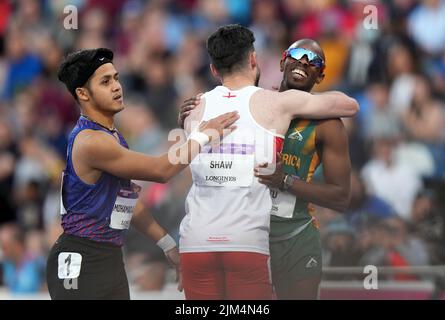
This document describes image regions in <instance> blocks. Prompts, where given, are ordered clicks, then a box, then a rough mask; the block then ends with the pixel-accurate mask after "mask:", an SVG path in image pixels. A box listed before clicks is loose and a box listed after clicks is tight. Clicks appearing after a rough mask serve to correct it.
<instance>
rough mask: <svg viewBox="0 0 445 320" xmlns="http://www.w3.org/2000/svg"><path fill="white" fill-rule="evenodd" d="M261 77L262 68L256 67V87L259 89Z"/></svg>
mask: <svg viewBox="0 0 445 320" xmlns="http://www.w3.org/2000/svg"><path fill="white" fill-rule="evenodd" d="M260 77H261V70H260V67H258V66H257V67H256V75H255V87H258V84H259V83H260Z"/></svg>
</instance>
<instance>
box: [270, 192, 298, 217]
mask: <svg viewBox="0 0 445 320" xmlns="http://www.w3.org/2000/svg"><path fill="white" fill-rule="evenodd" d="M270 195H271V198H272V209H271V211H270V214H271V215H274V216H277V217H281V218H292V216H293V213H294V208H295V202H296V201H297V197H295V195H293V194H290V193H289V192H282V191H280V190H278V189H271V190H270Z"/></svg>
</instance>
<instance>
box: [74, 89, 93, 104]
mask: <svg viewBox="0 0 445 320" xmlns="http://www.w3.org/2000/svg"><path fill="white" fill-rule="evenodd" d="M76 94H77V99H79V101H89V100H90V95H89V93H88V90H87V89H86V88H84V87H80V88H76Z"/></svg>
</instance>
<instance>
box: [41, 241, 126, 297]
mask: <svg viewBox="0 0 445 320" xmlns="http://www.w3.org/2000/svg"><path fill="white" fill-rule="evenodd" d="M46 280H47V283H48V290H49V294H50V296H51V299H54V300H58V299H62V300H67V299H88V300H90V299H106V300H115V299H119V300H128V299H130V291H129V288H128V280H127V275H126V273H125V268H124V262H123V258H122V249H121V248H120V247H117V246H114V245H112V244H108V243H100V242H96V241H91V240H88V239H84V238H80V237H76V236H72V235H68V234H62V235H61V236H60V237H59V239H58V240H57V241H56V243H55V244H54V246H53V247H52V249H51V251H50V253H49V256H48V262H47V266H46Z"/></svg>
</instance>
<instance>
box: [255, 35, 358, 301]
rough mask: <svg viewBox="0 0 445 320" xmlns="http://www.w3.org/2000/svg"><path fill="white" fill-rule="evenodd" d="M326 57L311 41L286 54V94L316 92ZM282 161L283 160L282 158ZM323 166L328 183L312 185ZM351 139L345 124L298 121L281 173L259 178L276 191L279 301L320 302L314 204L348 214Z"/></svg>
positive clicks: (274, 263) (274, 251)
mask: <svg viewBox="0 0 445 320" xmlns="http://www.w3.org/2000/svg"><path fill="white" fill-rule="evenodd" d="M324 68H325V57H324V53H323V50H322V49H321V48H320V45H319V44H318V43H317V42H316V41H314V40H310V39H303V40H299V41H297V42H295V43H293V44H292V45H291V46H290V47H289V48H288V49H287V50H286V51H285V52H284V54H283V59H282V60H281V62H280V69H281V71H282V72H283V80H282V82H281V86H280V91H285V90H288V89H299V90H304V91H308V92H309V91H311V90H312V87H313V86H314V85H315V84H318V83H320V82H321V81H322V80H323V78H324V73H323V71H324ZM280 158H281V159H280ZM320 163H322V164H323V175H324V182H323V183H316V182H313V183H311V180H312V176H313V174H314V171H315V169H316V168H317V167H318V165H319V164H320ZM350 171H351V165H350V159H349V149H348V138H347V134H346V131H345V128H344V126H343V123H342V121H341V120H340V119H328V120H304V119H301V120H300V119H295V120H293V121H292V122H291V124H290V127H289V130H288V131H287V134H286V137H285V141H284V146H283V151H282V154H281V157H279V156H278V163H277V170H276V171H275V173H274V174H272V175H269V176H264V175H260V174H259V173H258V171H256V175H257V176H258V177H259V178H260V182H261V183H264V184H266V185H268V186H269V187H270V188H271V195H272V200H273V207H272V212H271V226H270V255H271V267H272V282H273V285H274V287H275V290H276V294H277V297H278V299H316V298H317V296H318V287H319V284H320V280H321V267H322V261H321V242H320V234H319V230H318V226H317V223H316V220H315V218H314V217H313V215H312V210H313V209H311V203H313V204H317V205H320V206H323V207H328V208H332V209H335V210H338V211H343V210H345V208H346V207H347V206H348V204H349V193H350Z"/></svg>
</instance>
